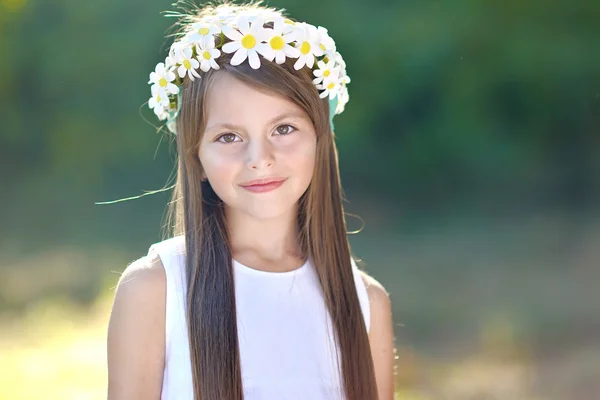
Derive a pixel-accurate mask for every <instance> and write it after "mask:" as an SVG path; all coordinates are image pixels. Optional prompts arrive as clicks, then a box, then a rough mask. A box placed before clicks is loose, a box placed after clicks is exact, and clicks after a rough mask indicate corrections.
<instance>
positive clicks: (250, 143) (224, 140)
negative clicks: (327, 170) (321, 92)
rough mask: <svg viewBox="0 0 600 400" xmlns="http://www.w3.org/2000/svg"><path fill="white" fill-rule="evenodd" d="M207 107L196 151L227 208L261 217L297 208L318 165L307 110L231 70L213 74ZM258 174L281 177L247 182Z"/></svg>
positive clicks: (205, 171)
mask: <svg viewBox="0 0 600 400" xmlns="http://www.w3.org/2000/svg"><path fill="white" fill-rule="evenodd" d="M206 113H207V115H206V117H207V121H206V129H205V130H204V132H203V133H202V139H201V141H200V146H199V149H198V157H199V159H200V162H201V163H202V166H203V168H204V174H205V177H206V178H208V181H209V182H210V185H211V186H212V188H213V190H214V191H215V193H216V194H217V195H218V196H219V198H221V200H223V202H224V203H225V204H226V206H227V207H229V208H230V210H229V211H233V212H238V211H239V212H242V213H244V214H247V215H249V216H251V217H254V218H259V219H262V218H273V217H276V216H279V215H282V214H284V213H286V212H290V211H293V210H294V209H295V208H294V207H295V206H296V203H297V201H298V199H299V198H300V196H302V194H303V193H304V192H305V191H306V189H307V188H308V185H309V183H310V181H311V178H312V175H313V169H314V165H315V153H316V132H315V129H314V126H313V124H312V122H311V120H310V118H309V116H308V114H306V112H305V111H304V110H303V109H302V108H301V107H299V106H297V105H296V104H294V103H293V102H291V101H290V100H288V99H286V98H284V97H281V96H279V95H277V94H274V93H269V92H263V91H259V90H257V89H256V88H254V87H252V86H249V85H248V84H246V83H244V82H242V81H240V80H239V79H236V78H234V77H233V76H231V75H230V74H228V73H220V74H218V75H217V76H216V77H215V80H214V82H213V85H212V86H211V88H210V89H209V92H208V93H207V104H206ZM257 179H269V180H277V181H282V180H283V183H281V184H280V185H279V186H277V187H275V188H272V187H271V188H264V187H263V188H262V189H261V188H258V189H257V188H254V190H252V188H249V187H244V186H246V185H248V184H251V183H252V182H251V181H253V180H257ZM265 189H270V190H267V191H264V190H265ZM258 190H263V191H258Z"/></svg>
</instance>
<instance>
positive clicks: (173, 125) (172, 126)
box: [164, 117, 177, 133]
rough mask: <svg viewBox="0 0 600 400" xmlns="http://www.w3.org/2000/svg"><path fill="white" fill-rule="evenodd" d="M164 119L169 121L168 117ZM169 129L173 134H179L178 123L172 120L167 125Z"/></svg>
mask: <svg viewBox="0 0 600 400" xmlns="http://www.w3.org/2000/svg"><path fill="white" fill-rule="evenodd" d="M164 119H167V117H165V118H164ZM167 129H168V130H170V131H171V132H173V133H177V123H176V121H175V120H172V121H171V122H168V123H167Z"/></svg>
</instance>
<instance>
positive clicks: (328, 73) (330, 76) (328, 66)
mask: <svg viewBox="0 0 600 400" xmlns="http://www.w3.org/2000/svg"><path fill="white" fill-rule="evenodd" d="M313 74H314V75H315V76H316V78H315V79H313V83H314V84H317V83H323V82H325V83H323V84H324V85H326V84H327V82H329V81H332V80H336V81H337V80H338V76H339V69H338V68H337V67H336V65H335V60H329V62H327V63H325V62H323V61H317V69H315V70H314V71H313Z"/></svg>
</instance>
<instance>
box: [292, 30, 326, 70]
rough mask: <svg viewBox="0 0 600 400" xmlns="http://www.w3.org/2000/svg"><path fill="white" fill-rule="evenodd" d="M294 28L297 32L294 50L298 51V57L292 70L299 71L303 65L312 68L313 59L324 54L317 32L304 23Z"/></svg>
mask: <svg viewBox="0 0 600 400" xmlns="http://www.w3.org/2000/svg"><path fill="white" fill-rule="evenodd" d="M295 27H296V29H295V30H296V31H297V32H298V40H297V42H296V48H297V49H298V50H300V56H299V57H298V61H296V64H294V69H296V70H299V69H301V68H302V67H304V66H305V65H306V66H308V67H309V68H312V67H313V65H314V64H315V57H320V56H322V55H323V54H325V53H324V52H323V49H321V47H320V40H319V39H320V38H319V31H318V30H317V28H315V27H314V26H313V25H310V24H307V23H306V22H301V23H298V24H296V25H295Z"/></svg>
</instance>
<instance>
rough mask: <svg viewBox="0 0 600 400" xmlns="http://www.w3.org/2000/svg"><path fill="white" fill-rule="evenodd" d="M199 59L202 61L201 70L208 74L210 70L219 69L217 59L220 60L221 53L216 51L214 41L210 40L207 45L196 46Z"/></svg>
mask: <svg viewBox="0 0 600 400" xmlns="http://www.w3.org/2000/svg"><path fill="white" fill-rule="evenodd" d="M196 53H197V54H198V56H197V58H198V61H200V69H201V70H202V71H204V72H207V71H208V70H209V69H211V68H212V69H219V68H220V67H219V64H217V62H216V61H215V58H219V56H220V55H221V52H220V51H219V50H218V49H215V42H214V40H208V41H206V43H200V44H199V45H197V46H196Z"/></svg>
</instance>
